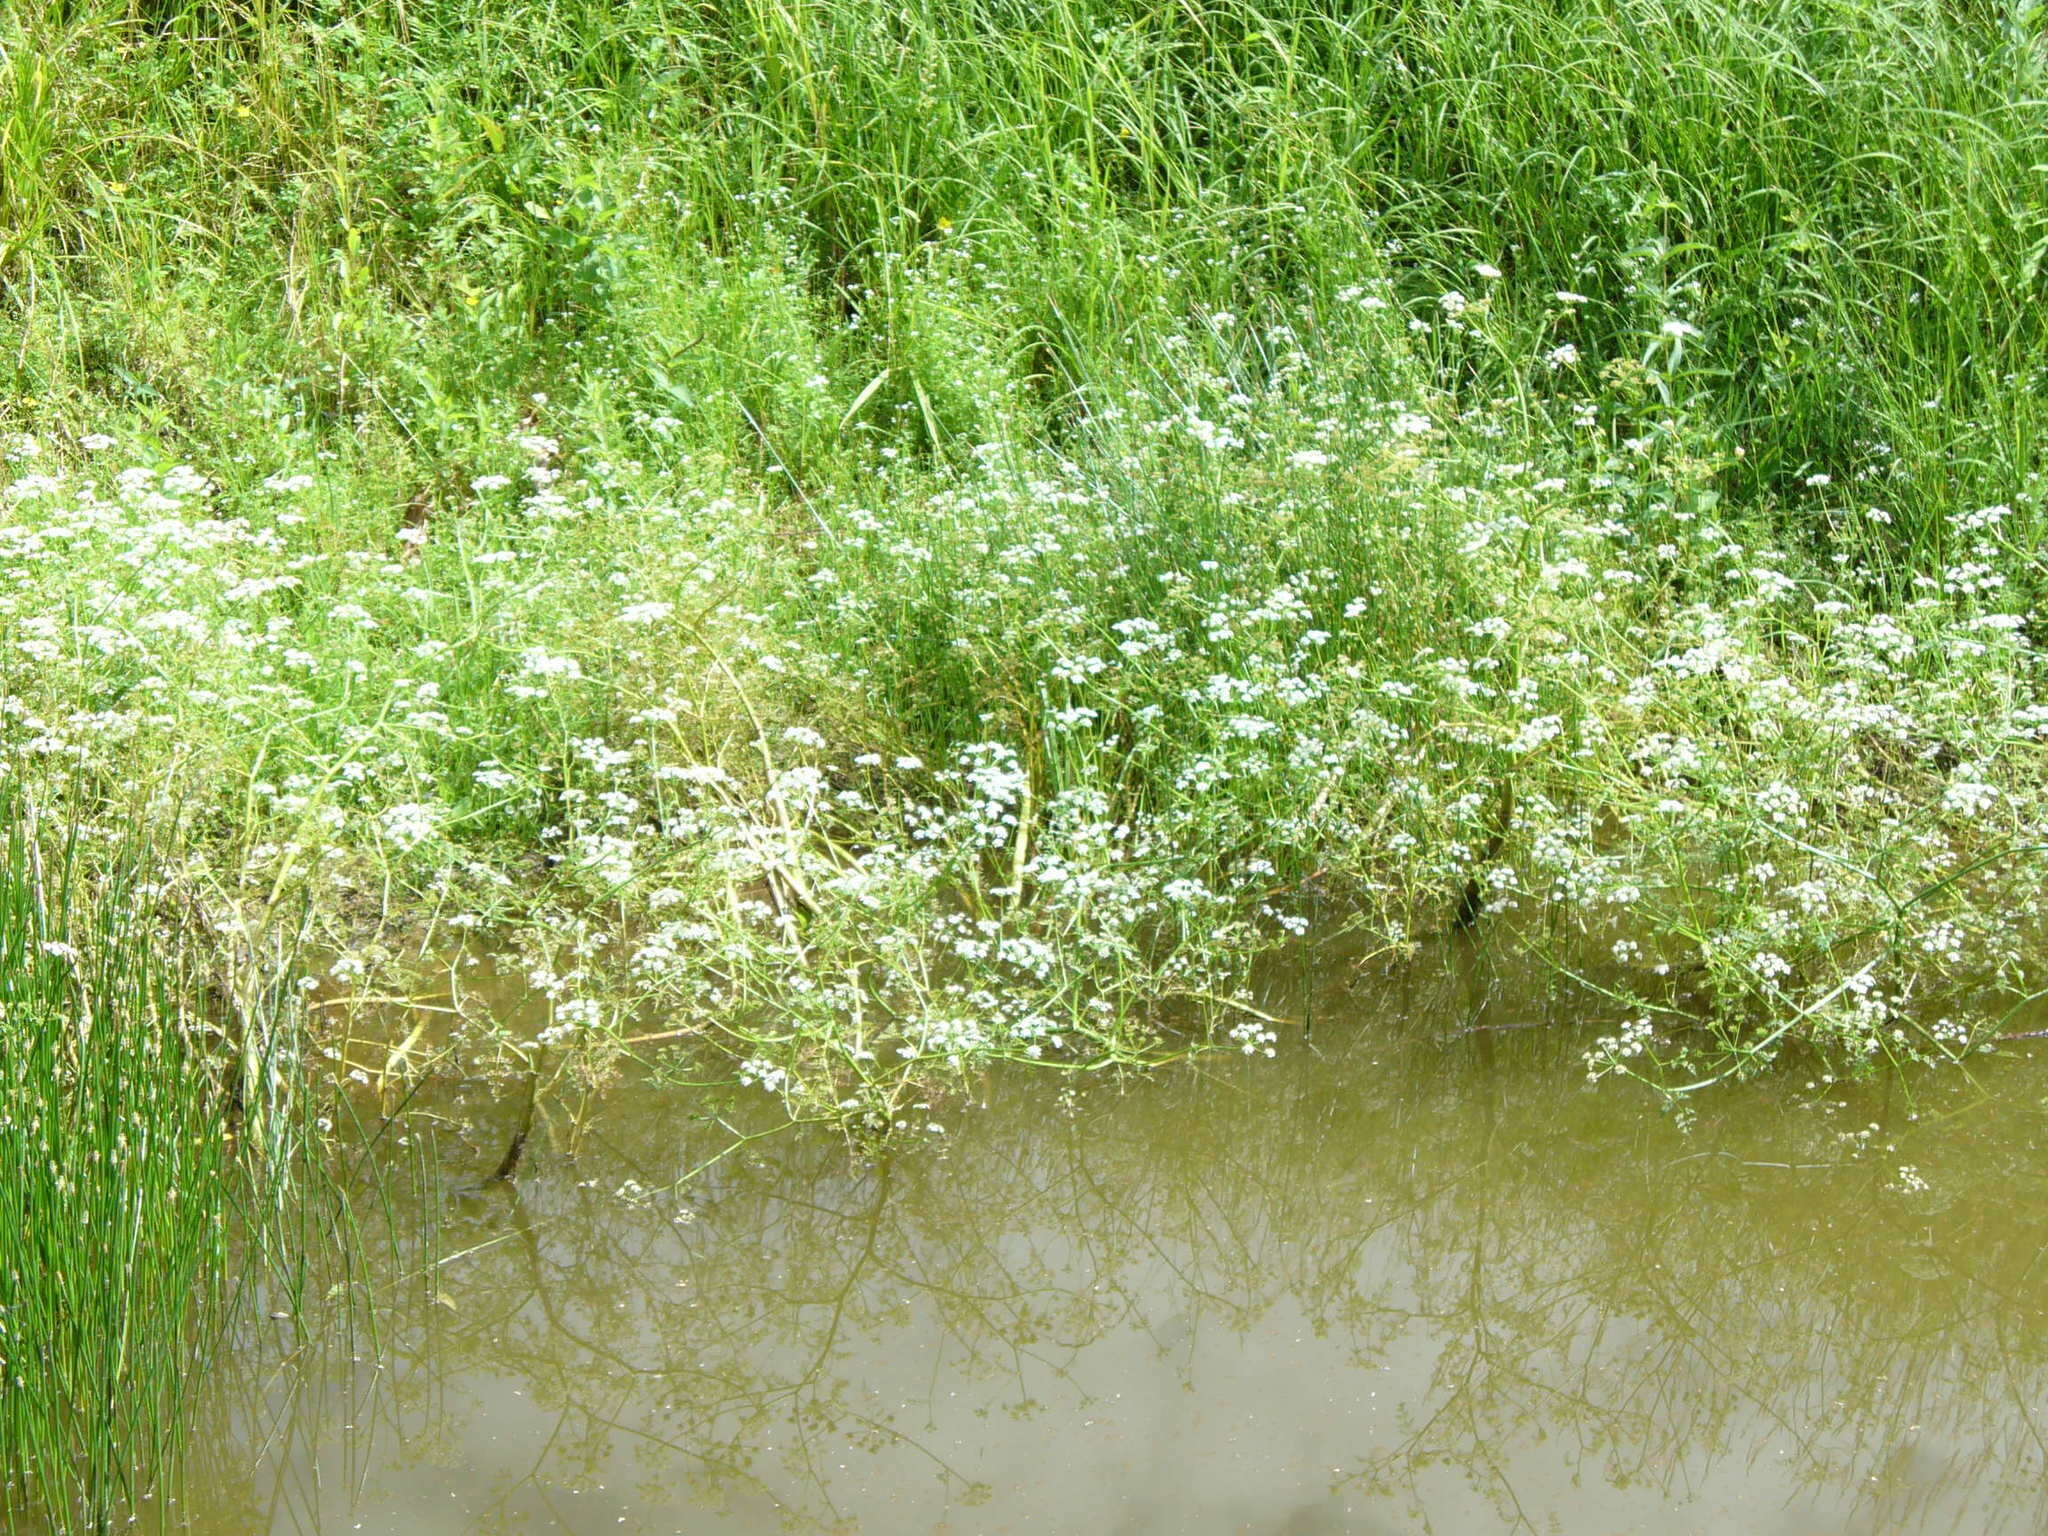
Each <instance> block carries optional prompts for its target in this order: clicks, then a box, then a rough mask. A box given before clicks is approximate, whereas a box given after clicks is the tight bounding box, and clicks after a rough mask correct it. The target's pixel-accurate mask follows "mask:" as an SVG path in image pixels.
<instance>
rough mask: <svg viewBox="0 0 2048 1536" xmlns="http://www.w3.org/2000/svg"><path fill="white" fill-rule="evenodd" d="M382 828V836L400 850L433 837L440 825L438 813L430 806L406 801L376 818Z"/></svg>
mask: <svg viewBox="0 0 2048 1536" xmlns="http://www.w3.org/2000/svg"><path fill="white" fill-rule="evenodd" d="M378 822H379V824H380V825H382V827H383V828H384V835H385V836H386V837H388V838H390V839H391V841H392V842H394V843H396V844H397V845H398V846H399V847H400V848H402V849H411V848H416V847H418V846H419V845H420V844H421V843H423V842H425V841H426V840H427V839H428V838H430V837H432V836H433V835H434V832H435V830H436V828H437V827H438V826H439V824H440V813H439V812H438V811H437V810H436V808H435V807H433V806H431V805H420V804H417V803H415V802H412V801H407V802H405V803H404V804H401V805H394V806H392V807H390V808H389V809H388V810H386V811H385V812H384V814H383V815H382V816H380V817H378Z"/></svg>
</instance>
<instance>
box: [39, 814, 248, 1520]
mask: <svg viewBox="0 0 2048 1536" xmlns="http://www.w3.org/2000/svg"><path fill="white" fill-rule="evenodd" d="M0 803H4V804H5V806H6V808H7V810H8V811H9V812H11V813H13V815H14V816H15V817H16V818H17V819H15V820H14V823H13V826H12V830H11V831H10V833H9V834H8V838H7V842H6V844H5V858H4V860H0V1157H4V1159H5V1162H6V1166H7V1168H8V1170H9V1173H8V1177H7V1179H6V1181H5V1187H4V1191H0V1248H4V1252H0V1479H4V1482H0V1507H4V1509H5V1510H6V1513H7V1516H8V1518H9V1520H10V1523H11V1522H12V1521H15V1520H18V1519H20V1518H22V1517H23V1516H24V1515H28V1514H39V1515H41V1516H45V1517H49V1518H52V1519H54V1521H55V1523H56V1525H57V1527H58V1528H60V1529H67V1530H68V1529H76V1530H105V1529H109V1528H111V1527H112V1526H113V1525H114V1524H115V1523H117V1521H118V1520H120V1519H121V1518H123V1517H124V1516H127V1515H131V1514H132V1513H133V1512H135V1511H136V1510H137V1509H138V1507H139V1504H140V1501H141V1500H142V1499H143V1498H145V1497H147V1496H149V1495H150V1494H152V1493H153V1492H155V1491H156V1486H157V1485H156V1482H155V1479H156V1476H157V1474H158V1473H159V1472H160V1471H161V1470H163V1469H164V1467H165V1465H166V1463H167V1462H168V1460H169V1457H170V1452H171V1451H172V1449H173V1448H174V1447H175V1445H176V1443H177V1438H178V1435H177V1423H178V1416H179V1413H180V1410H181V1408H182V1406H183V1403H184V1399H185V1384H186V1381H187V1377H188V1373H189V1371H190V1369H191V1368H192V1365H193V1363H194V1361H195V1360H196V1359H197V1358H198V1357H199V1355H200V1353H201V1348H202V1343H203V1338H204V1333H205V1328H206V1325H207V1323H208V1321H209V1319H210V1318H211V1317H212V1316H213V1312H214V1309H215V1307H216V1306H217V1305H218V1303H219V1301H220V1296H221V1292H220V1289H219V1283H220V1278H221V1274H222V1271H223V1266H224V1258H225V1250H226V1244H227V1241H228V1237H227V1217H228V1211H229V1204H230V1201H229V1193H228V1191H229V1183H228V1165H229V1154H228V1150H227V1148H226V1146H225V1144H224V1140H223V1134H222V1133H223V1102H222V1096H221V1080H220V1076H219V1074H218V1072H217V1071H216V1070H215V1068H214V1057H215V1052H214V1050H213V1048H212V1044H211V1042H209V1041H206V1040H204V1039H200V1038H196V1037H195V1035H194V1033H193V1026H194V1022H195V1021H194V1019H193V1016H192V1013H191V1010H190V1006H189V999H188V996H187V990H188V989H187V983H186V979H185V978H183V977H181V976H180V975H179V974H178V973H177V970H176V968H175V966H174V965H169V964H166V963H165V962H164V961H163V959H162V958H161V957H160V954H159V945H158V944H157V942H156V940H155V937H154V936H153V935H152V934H151V933H150V932H149V931H148V929H147V927H146V926H145V924H144V921H143V919H142V917H141V915H140V914H141V911H142V910H143V909H144V908H145V907H146V905H147V903H146V902H145V901H144V900H143V899H142V898H141V897H140V896H139V895H138V893H137V892H136V891H135V890H134V889H133V888H132V887H129V888H125V889H124V888H118V887H117V888H110V889H106V890H103V891H101V892H98V893H96V894H88V892H87V890H86V889H85V888H84V886H83V885H82V884H81V883H80V882H79V880H78V879H77V866H76V864H75V863H73V862H72V861H69V860H66V861H64V862H63V863H61V864H59V865H58V866H57V867H56V868H55V869H53V870H51V871H49V872H48V874H47V875H46V873H45V871H44V868H43V863H42V852H43V850H41V849H40V848H39V847H38V846H37V843H36V841H35V836H34V832H33V829H32V827H31V828H27V829H25V827H24V824H23V822H22V820H20V819H18V818H19V817H20V813H21V811H22V802H21V800H20V798H19V796H18V795H15V794H12V793H10V794H8V795H7V796H6V798H5V800H4V802H0Z"/></svg>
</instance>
